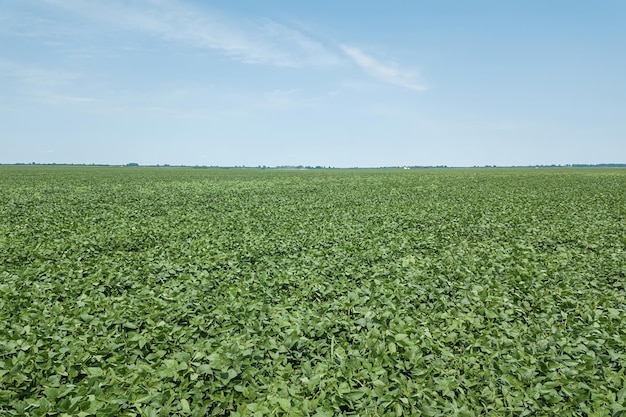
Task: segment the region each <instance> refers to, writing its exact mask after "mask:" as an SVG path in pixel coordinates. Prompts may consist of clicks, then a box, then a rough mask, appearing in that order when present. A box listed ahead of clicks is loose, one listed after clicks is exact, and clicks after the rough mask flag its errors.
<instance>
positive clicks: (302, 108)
mask: <svg viewBox="0 0 626 417" xmlns="http://www.w3.org/2000/svg"><path fill="white" fill-rule="evenodd" d="M625 74H626V2H625V1H621V0H619V1H603V0H599V1H577V0H569V1H559V0H553V1H545V0H541V1H538V0H526V1H521V0H519V1H499V0H498V1H495V0H494V1H482V0H475V1H460V0H459V1H449V0H442V1H426V0H413V1H408V0H406V1H397V0H396V1H393V0H389V1H385V2H383V1H368V0H360V1H356V0H344V1H337V0H332V1H331V0H319V1H314V2H313V1H310V2H305V1H242V0H228V1H226V0H217V1H199V0H196V1H193V0H125V1H122V0H19V1H18V0H0V163H16V162H26V163H28V162H38V163H48V162H56V163H88V164H89V163H97V164H99V163H105V164H124V163H127V162H138V163H140V164H172V165H175V164H176V165H177V164H184V165H223V166H233V165H246V166H257V165H267V166H276V165H322V166H337V167H353V166H362V167H369V166H401V165H448V166H473V165H534V164H569V163H606V162H621V163H624V162H626V116H625V115H626V79H625V77H626V75H625Z"/></svg>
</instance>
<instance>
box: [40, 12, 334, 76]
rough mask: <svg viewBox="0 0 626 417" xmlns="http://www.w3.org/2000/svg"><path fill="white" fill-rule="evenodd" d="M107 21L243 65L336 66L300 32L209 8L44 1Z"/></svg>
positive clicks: (328, 51) (327, 53)
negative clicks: (228, 58) (221, 56)
mask: <svg viewBox="0 0 626 417" xmlns="http://www.w3.org/2000/svg"><path fill="white" fill-rule="evenodd" d="M44 1H45V2H46V3H47V4H49V5H52V6H56V7H59V8H64V9H66V10H68V11H70V12H73V13H78V14H79V15H81V16H82V17H85V18H89V19H91V20H93V21H98V22H102V23H105V24H107V25H110V26H111V27H115V28H120V27H121V28H123V29H126V30H132V31H137V32H141V33H144V34H147V35H151V36H156V37H159V38H162V39H165V40H168V41H174V42H181V43H183V44H186V45H188V46H191V47H196V48H206V49H210V50H215V51H218V52H220V53H223V54H225V55H227V56H230V57H231V58H233V59H237V60H240V61H242V62H245V63H257V64H269V65H275V66H284V67H301V66H329V65H336V64H337V63H339V62H340V61H341V58H340V57H339V56H338V55H337V54H336V53H334V52H333V51H332V50H331V49H330V48H327V47H326V46H324V45H323V44H322V43H320V42H318V41H317V40H315V39H313V38H311V37H309V36H306V35H305V34H304V33H302V32H300V31H298V30H295V29H292V28H289V27H287V26H285V25H282V24H280V23H276V22H274V21H271V20H267V19H235V18H231V17H229V16H226V15H223V14H221V13H219V12H217V11H214V10H211V9H209V8H208V7H206V6H205V7H196V6H193V5H191V4H189V3H186V2H181V1H176V0H170V1H160V0H146V1H140V2H138V1H133V2H127V1H123V2H122V1H113V0H111V1H106V2H105V1H87V0H44Z"/></svg>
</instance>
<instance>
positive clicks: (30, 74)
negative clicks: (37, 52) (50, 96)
mask: <svg viewBox="0 0 626 417" xmlns="http://www.w3.org/2000/svg"><path fill="white" fill-rule="evenodd" d="M0 75H3V76H5V77H7V78H11V79H13V80H15V81H17V82H18V83H20V84H22V85H25V86H37V87H57V86H61V85H66V84H68V83H69V82H71V81H72V80H75V79H76V78H78V77H79V76H80V75H79V74H77V73H75V72H68V71H55V70H50V69H45V68H40V67H37V66H32V65H25V64H21V63H17V62H14V61H7V60H2V59H0Z"/></svg>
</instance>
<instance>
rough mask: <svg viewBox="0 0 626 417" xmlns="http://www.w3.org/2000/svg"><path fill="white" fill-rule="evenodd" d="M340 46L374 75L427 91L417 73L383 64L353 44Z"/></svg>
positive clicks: (356, 62)
mask: <svg viewBox="0 0 626 417" xmlns="http://www.w3.org/2000/svg"><path fill="white" fill-rule="evenodd" d="M339 47H340V48H341V50H342V51H343V52H344V53H345V54H346V55H347V56H348V57H349V58H350V59H351V60H352V61H353V62H354V63H355V64H356V65H357V66H359V67H360V68H361V69H363V71H365V72H366V73H368V74H369V75H371V76H372V77H375V78H378V79H380V80H382V81H385V82H387V83H389V84H394V85H397V86H400V87H404V88H408V89H410V90H414V91H425V90H426V89H427V87H426V85H424V84H422V83H420V82H418V80H416V78H417V74H416V73H414V72H409V71H404V70H400V69H399V68H397V67H395V66H392V65H387V64H383V63H382V62H380V61H378V60H377V59H376V58H374V57H372V56H370V55H368V54H366V53H365V52H363V51H361V50H360V49H358V48H355V47H353V46H349V45H345V44H342V45H339Z"/></svg>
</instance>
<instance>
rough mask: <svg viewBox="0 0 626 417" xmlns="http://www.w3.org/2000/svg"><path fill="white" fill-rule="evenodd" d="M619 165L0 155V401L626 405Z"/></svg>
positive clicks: (203, 407)
mask: <svg viewBox="0 0 626 417" xmlns="http://www.w3.org/2000/svg"><path fill="white" fill-rule="evenodd" d="M625 367H626V170H624V169H617V168H616V169H597V168H558V167H555V168H541V169H530V168H528V169H522V168H519V169H518V168H490V169H486V168H485V169H484V168H481V169H478V168H475V169H412V170H402V169H395V170H393V169H379V170H374V169H372V170H365V169H355V170H348V169H341V170H340V169H312V170H278V169H234V168H231V169H217V168H211V169H203V168H197V169H194V168H175V167H169V168H163V167H161V168H156V167H155V168H150V167H132V168H131V167H70V166H67V167H63V166H56V167H53V166H3V167H0V415H3V416H205V415H207V416H318V417H319V416H349V415H353V416H403V415H404V416H557V415H558V416H589V417H591V416H620V415H621V416H626V368H625Z"/></svg>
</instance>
